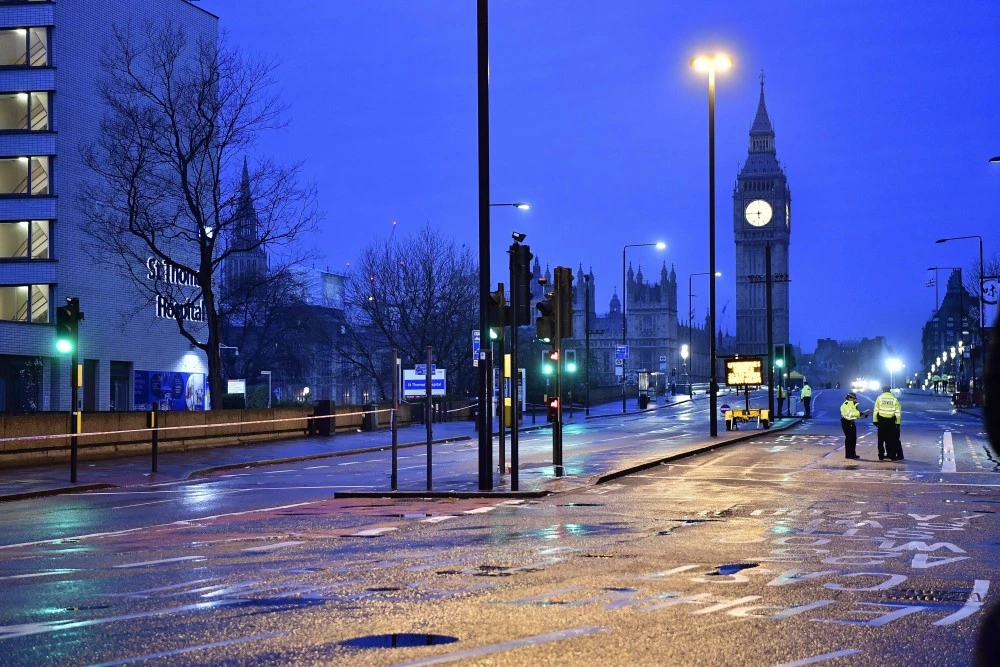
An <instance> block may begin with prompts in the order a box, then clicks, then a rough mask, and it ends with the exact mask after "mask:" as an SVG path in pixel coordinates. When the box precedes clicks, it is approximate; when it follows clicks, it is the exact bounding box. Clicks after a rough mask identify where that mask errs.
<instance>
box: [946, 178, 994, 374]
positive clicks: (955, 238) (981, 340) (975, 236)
mask: <svg viewBox="0 0 1000 667" xmlns="http://www.w3.org/2000/svg"><path fill="white" fill-rule="evenodd" d="M994 161H1000V159H998V158H993V159H991V160H990V162H994ZM963 239H979V349H980V350H983V349H984V348H983V346H984V345H986V339H985V338H984V337H983V318H984V317H986V310H985V309H984V307H983V281H984V274H985V273H986V266H985V265H984V264H983V237H982V236H980V235H978V234H969V235H968V236H949V237H948V238H944V239H938V240H937V241H935V243H947V242H948V241H961V240H963ZM962 290H963V291H964V290H965V286H964V285H963V286H962ZM963 317H964V314H963ZM984 360H985V357H984ZM984 368H985V365H984ZM975 388H976V355H975V354H973V355H972V389H973V391H975Z"/></svg>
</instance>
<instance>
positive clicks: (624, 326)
mask: <svg viewBox="0 0 1000 667" xmlns="http://www.w3.org/2000/svg"><path fill="white" fill-rule="evenodd" d="M646 246H654V247H655V248H656V249H657V250H663V249H664V248H666V247H667V244H666V243H664V242H663V241H657V242H656V243H630V244H628V245H626V246H624V247H622V345H624V346H625V349H626V350H627V349H628V318H627V317H626V315H625V301H626V300H627V299H628V285H627V284H626V283H625V251H626V250H628V249H629V248H643V247H646ZM627 368H628V367H627V366H625V365H624V364H623V365H622V414H625V379H626V378H627V377H628V376H627V375H626V373H625V371H626V370H627Z"/></svg>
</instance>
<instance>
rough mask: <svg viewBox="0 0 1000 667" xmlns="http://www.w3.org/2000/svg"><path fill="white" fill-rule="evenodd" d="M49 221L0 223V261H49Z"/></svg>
mask: <svg viewBox="0 0 1000 667" xmlns="http://www.w3.org/2000/svg"><path fill="white" fill-rule="evenodd" d="M50 225H51V221H50V220H17V221H15V222H0V260H4V259H49V258H51V256H52V254H51V251H50V241H49V237H50V236H51V235H52V234H51V227H50Z"/></svg>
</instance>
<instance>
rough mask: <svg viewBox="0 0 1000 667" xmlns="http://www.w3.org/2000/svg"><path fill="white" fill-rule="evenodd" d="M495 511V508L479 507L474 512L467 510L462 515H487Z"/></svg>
mask: <svg viewBox="0 0 1000 667" xmlns="http://www.w3.org/2000/svg"><path fill="white" fill-rule="evenodd" d="M494 509H495V508H493V507H477V508H476V509H474V510H465V511H464V512H462V514H486V513H487V512H492V511H493V510H494Z"/></svg>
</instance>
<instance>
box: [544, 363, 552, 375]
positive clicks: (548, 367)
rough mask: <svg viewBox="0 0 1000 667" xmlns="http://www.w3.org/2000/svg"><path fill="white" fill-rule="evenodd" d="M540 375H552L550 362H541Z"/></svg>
mask: <svg viewBox="0 0 1000 667" xmlns="http://www.w3.org/2000/svg"><path fill="white" fill-rule="evenodd" d="M542 375H552V364H542Z"/></svg>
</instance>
